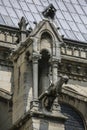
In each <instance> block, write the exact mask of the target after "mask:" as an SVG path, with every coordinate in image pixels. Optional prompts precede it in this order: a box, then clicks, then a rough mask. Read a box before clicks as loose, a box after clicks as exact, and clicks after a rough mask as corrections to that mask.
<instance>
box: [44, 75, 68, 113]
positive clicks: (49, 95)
mask: <svg viewBox="0 0 87 130" xmlns="http://www.w3.org/2000/svg"><path fill="white" fill-rule="evenodd" d="M67 82H68V76H62V77H61V78H60V79H59V80H58V81H57V82H56V83H55V84H53V83H52V84H51V85H50V87H49V88H48V89H47V90H46V91H45V93H44V97H43V107H45V109H46V110H47V111H51V108H52V105H53V102H54V100H55V99H56V97H58V95H59V94H60V93H61V90H62V85H63V84H64V83H67Z"/></svg>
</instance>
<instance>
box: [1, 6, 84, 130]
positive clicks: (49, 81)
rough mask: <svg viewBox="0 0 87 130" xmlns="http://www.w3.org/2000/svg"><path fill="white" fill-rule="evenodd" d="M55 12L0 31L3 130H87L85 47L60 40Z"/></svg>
mask: <svg viewBox="0 0 87 130" xmlns="http://www.w3.org/2000/svg"><path fill="white" fill-rule="evenodd" d="M56 11H57V10H56V8H55V7H54V6H53V4H50V5H49V6H47V7H46V8H45V10H43V12H42V15H43V19H42V20H41V21H40V22H38V23H37V22H34V26H35V27H34V28H33V29H32V28H29V29H27V26H28V23H27V21H26V19H25V17H21V19H20V21H19V23H18V28H15V27H11V26H6V25H1V26H0V61H1V62H0V75H1V76H0V104H1V105H0V109H1V111H0V129H1V130H58V129H59V130H87V106H86V105H87V43H86V42H84V41H80V40H76V39H70V38H65V37H64V36H63V35H60V28H59V27H57V26H56V25H55V16H56Z"/></svg>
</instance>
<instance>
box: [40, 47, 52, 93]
mask: <svg viewBox="0 0 87 130" xmlns="http://www.w3.org/2000/svg"><path fill="white" fill-rule="evenodd" d="M40 53H41V59H40V60H39V66H38V89H39V90H38V93H39V96H40V94H41V93H42V92H44V91H45V90H46V89H47V88H48V87H49V84H50V83H49V68H50V63H49V59H50V53H49V51H48V50H46V49H43V50H42V51H41V52H40Z"/></svg>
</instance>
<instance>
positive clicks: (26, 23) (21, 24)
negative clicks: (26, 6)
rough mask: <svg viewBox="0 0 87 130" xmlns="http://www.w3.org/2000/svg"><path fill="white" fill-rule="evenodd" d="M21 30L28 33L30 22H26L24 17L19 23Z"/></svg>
mask: <svg viewBox="0 0 87 130" xmlns="http://www.w3.org/2000/svg"><path fill="white" fill-rule="evenodd" d="M18 25H19V28H20V30H21V31H26V27H27V25H28V22H26V19H25V18H24V17H22V18H21V20H20V22H19V23H18Z"/></svg>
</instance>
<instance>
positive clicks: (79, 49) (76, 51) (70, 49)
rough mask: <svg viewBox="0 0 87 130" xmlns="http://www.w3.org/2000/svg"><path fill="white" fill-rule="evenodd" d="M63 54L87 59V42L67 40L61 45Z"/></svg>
mask: <svg viewBox="0 0 87 130" xmlns="http://www.w3.org/2000/svg"><path fill="white" fill-rule="evenodd" d="M61 54H62V55H67V56H72V57H77V58H82V59H87V43H81V42H77V41H69V40H68V41H66V40H65V44H63V45H62V46H61Z"/></svg>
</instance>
